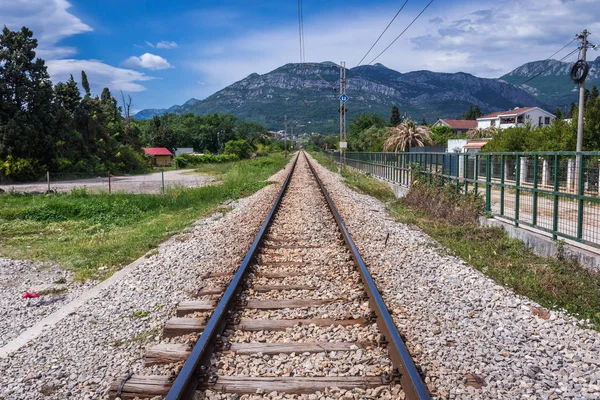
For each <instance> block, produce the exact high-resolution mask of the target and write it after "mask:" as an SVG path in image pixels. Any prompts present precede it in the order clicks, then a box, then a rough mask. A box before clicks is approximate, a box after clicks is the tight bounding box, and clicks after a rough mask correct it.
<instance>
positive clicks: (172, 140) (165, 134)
mask: <svg viewBox="0 0 600 400" xmlns="http://www.w3.org/2000/svg"><path fill="white" fill-rule="evenodd" d="M150 140H151V143H152V146H154V147H166V148H167V149H169V150H170V151H171V152H174V151H175V149H176V148H177V134H176V133H175V131H173V129H171V128H169V126H167V124H163V123H162V121H161V119H160V117H158V116H156V115H155V116H154V117H152V121H151V122H150Z"/></svg>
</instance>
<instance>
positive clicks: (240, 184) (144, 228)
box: [0, 153, 289, 279]
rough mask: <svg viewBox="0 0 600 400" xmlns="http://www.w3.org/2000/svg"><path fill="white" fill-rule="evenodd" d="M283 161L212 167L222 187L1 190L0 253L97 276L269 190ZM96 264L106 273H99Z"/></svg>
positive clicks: (204, 170) (207, 167)
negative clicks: (228, 203) (232, 203)
mask: <svg viewBox="0 0 600 400" xmlns="http://www.w3.org/2000/svg"><path fill="white" fill-rule="evenodd" d="M220 157H231V156H220ZM230 159H231V158H230ZM288 161H289V157H288V158H285V157H284V156H283V154H282V153H275V154H271V155H269V156H268V157H260V158H255V159H252V160H242V161H238V162H228V163H223V164H218V168H219V171H220V174H219V177H218V178H219V179H221V180H222V183H221V184H219V185H209V186H204V187H200V188H195V189H183V188H178V187H171V188H167V194H166V195H160V194H155V195H154V194H126V193H113V194H108V193H90V192H87V191H86V190H85V189H79V190H73V192H72V193H71V194H56V195H19V194H11V193H5V194H4V195H1V196H0V255H1V256H5V257H11V258H14V259H25V258H26V259H31V260H40V261H50V260H51V261H53V262H58V263H60V264H61V265H62V266H64V267H68V268H73V269H75V271H76V273H77V276H78V277H79V278H82V279H85V278H88V277H90V276H93V277H99V278H101V277H103V276H106V275H109V274H111V273H112V272H114V271H115V270H118V269H120V268H121V266H122V265H124V264H126V263H127V262H129V261H132V260H134V259H136V258H138V257H140V256H142V255H143V254H144V253H146V252H147V251H148V250H151V249H152V248H154V247H156V246H157V245H158V244H159V243H161V242H162V241H163V240H164V239H165V238H167V237H169V236H171V235H173V234H175V233H178V232H179V231H180V230H181V229H183V228H185V227H186V226H189V224H191V223H192V222H194V221H195V220H197V219H198V218H200V217H202V216H203V215H206V214H208V213H211V212H214V211H215V209H216V207H218V205H219V204H221V203H222V202H224V201H225V200H228V199H236V198H240V197H243V196H247V195H249V194H251V193H254V192H255V191H257V190H259V189H261V188H262V187H264V186H266V185H268V184H269V183H270V182H268V181H267V179H268V178H269V177H270V176H271V175H272V174H274V173H275V172H277V171H278V170H280V169H281V168H283V167H284V165H285V164H286V163H287V162H288ZM214 166H215V164H203V165H201V166H200V167H199V169H198V170H197V171H198V172H199V173H201V174H204V175H206V174H210V173H211V171H213V170H214ZM222 211H225V210H222ZM100 266H108V267H109V269H108V270H106V271H104V272H99V271H98V270H97V268H98V267H100ZM111 267H114V268H111ZM96 274H98V275H96Z"/></svg>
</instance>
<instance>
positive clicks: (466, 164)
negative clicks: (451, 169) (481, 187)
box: [459, 153, 469, 194]
mask: <svg viewBox="0 0 600 400" xmlns="http://www.w3.org/2000/svg"><path fill="white" fill-rule="evenodd" d="M459 157H462V159H463V179H464V181H465V194H467V193H469V181H468V179H469V157H468V155H467V153H463V154H460V155H459Z"/></svg>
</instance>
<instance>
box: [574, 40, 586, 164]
mask: <svg viewBox="0 0 600 400" xmlns="http://www.w3.org/2000/svg"><path fill="white" fill-rule="evenodd" d="M588 34H589V32H588V31H587V29H584V30H583V33H582V34H581V35H577V39H579V40H581V59H582V60H583V61H584V62H586V60H585V57H586V53H587V45H588V41H587V37H588ZM584 103H585V78H584V79H582V80H581V82H580V83H579V113H578V115H577V148H576V150H577V151H582V149H583V108H584V105H585V104H584ZM578 161H579V160H578ZM579 165H580V163H579V162H577V167H576V168H579Z"/></svg>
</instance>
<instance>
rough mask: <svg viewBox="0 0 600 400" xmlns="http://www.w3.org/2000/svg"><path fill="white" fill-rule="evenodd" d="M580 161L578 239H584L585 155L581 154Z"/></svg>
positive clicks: (578, 177) (578, 178) (578, 173)
mask: <svg viewBox="0 0 600 400" xmlns="http://www.w3.org/2000/svg"><path fill="white" fill-rule="evenodd" d="M577 158H578V159H579V160H578V161H579V165H578V166H577V169H578V170H579V171H578V172H577V175H578V176H577V182H578V183H579V185H578V188H577V239H581V238H582V237H583V191H584V187H585V186H584V184H585V183H584V182H583V165H584V162H583V158H584V155H583V154H579V157H577Z"/></svg>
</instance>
